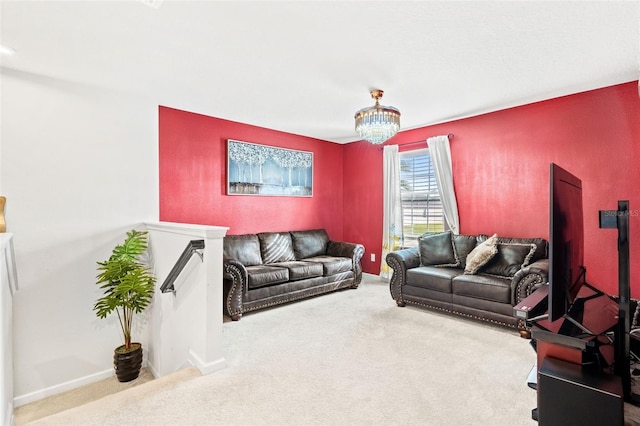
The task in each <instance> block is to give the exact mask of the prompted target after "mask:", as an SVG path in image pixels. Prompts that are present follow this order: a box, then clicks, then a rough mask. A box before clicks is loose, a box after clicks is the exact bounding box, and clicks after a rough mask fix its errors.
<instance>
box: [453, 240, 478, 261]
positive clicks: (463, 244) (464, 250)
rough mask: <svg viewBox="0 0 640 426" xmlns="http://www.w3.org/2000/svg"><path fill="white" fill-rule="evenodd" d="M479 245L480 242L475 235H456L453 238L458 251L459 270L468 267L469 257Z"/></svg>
mask: <svg viewBox="0 0 640 426" xmlns="http://www.w3.org/2000/svg"><path fill="white" fill-rule="evenodd" d="M477 244H478V240H477V238H476V236H475V235H462V234H458V235H454V236H453V246H454V249H455V251H456V253H455V254H456V257H457V258H458V268H460V269H464V268H466V267H467V256H469V253H471V250H473V249H474V248H475V247H476V245H477Z"/></svg>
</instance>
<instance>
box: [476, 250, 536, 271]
mask: <svg viewBox="0 0 640 426" xmlns="http://www.w3.org/2000/svg"><path fill="white" fill-rule="evenodd" d="M535 252H536V245H535V244H522V243H509V244H503V243H498V252H497V254H496V255H495V256H494V257H493V259H492V260H491V261H490V262H489V263H488V264H487V266H485V267H484V269H483V270H482V272H486V273H487V274H492V275H498V276H501V277H513V276H514V275H515V274H516V272H518V271H519V270H520V268H522V267H523V266H526V265H528V264H529V262H530V261H531V258H532V257H533V254H534V253H535Z"/></svg>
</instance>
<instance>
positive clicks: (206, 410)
mask: <svg viewBox="0 0 640 426" xmlns="http://www.w3.org/2000/svg"><path fill="white" fill-rule="evenodd" d="M223 329H224V344H225V347H226V359H227V363H228V367H227V368H226V369H225V370H223V371H220V372H217V373H213V374H210V375H207V376H199V377H194V376H193V375H190V376H189V378H190V379H189V380H182V379H181V378H180V377H179V376H180V375H179V374H178V375H176V377H175V379H176V380H174V377H172V376H169V377H167V378H163V379H159V380H154V381H152V382H150V383H147V384H144V385H141V386H137V387H135V388H133V389H128V390H125V391H123V392H120V393H118V394H116V395H113V396H108V397H104V398H102V399H100V400H98V401H95V402H91V403H89V404H86V405H84V406H81V407H78V408H75V409H71V410H67V411H64V412H61V413H59V414H55V415H52V416H49V417H47V418H43V419H41V420H38V421H35V422H33V423H31V424H34V425H460V424H464V425H509V426H513V425H534V424H536V422H534V421H533V420H531V409H532V408H533V407H535V405H536V395H535V392H534V391H533V390H531V389H529V388H527V386H526V384H525V381H526V377H527V374H528V373H529V370H530V368H531V366H532V365H533V363H534V360H535V353H534V352H533V350H532V349H531V348H530V347H529V344H528V341H526V340H523V339H521V338H520V337H519V336H518V334H517V333H516V332H515V331H510V330H504V329H501V328H496V327H493V326H490V325H485V324H479V323H476V322H473V321H470V320H466V319H462V318H457V317H451V316H447V315H442V314H439V313H434V312H431V311H427V310H424V309H419V308H413V307H406V308H398V307H396V305H395V302H394V301H393V300H392V299H391V296H390V295H389V289H388V285H387V284H385V283H382V282H380V281H379V280H378V278H377V277H374V276H370V275H368V276H366V278H365V280H364V282H363V283H362V285H361V286H360V288H358V289H357V290H344V291H340V292H337V293H333V294H329V295H323V296H319V297H316V298H313V299H308V300H305V301H300V302H296V303H292V304H289V305H286V306H280V307H276V308H273V309H269V310H265V311H259V312H255V313H251V314H247V315H246V316H245V317H243V318H242V320H241V321H239V322H228V323H225V324H224V325H223Z"/></svg>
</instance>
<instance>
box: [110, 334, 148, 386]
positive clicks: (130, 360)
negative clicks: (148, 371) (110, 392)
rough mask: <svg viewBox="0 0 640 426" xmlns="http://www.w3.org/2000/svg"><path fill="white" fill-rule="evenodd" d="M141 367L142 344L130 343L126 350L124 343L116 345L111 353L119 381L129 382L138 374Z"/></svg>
mask: <svg viewBox="0 0 640 426" xmlns="http://www.w3.org/2000/svg"><path fill="white" fill-rule="evenodd" d="M141 367H142V344H140V343H132V344H131V347H130V348H129V350H128V351H125V349H124V345H122V346H118V347H117V348H116V349H115V351H114V353H113V368H114V369H115V370H116V376H117V377H118V381H120V382H130V381H131V380H134V379H136V378H137V377H138V376H139V375H140V368H141Z"/></svg>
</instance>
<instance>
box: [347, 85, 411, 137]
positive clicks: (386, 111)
mask: <svg viewBox="0 0 640 426" xmlns="http://www.w3.org/2000/svg"><path fill="white" fill-rule="evenodd" d="M383 94H384V92H383V91H382V90H372V91H371V97H372V98H373V99H375V100H376V104H375V105H374V106H372V107H369V108H362V109H361V110H360V111H358V112H356V117H355V118H356V132H358V135H360V137H361V138H362V139H364V140H366V141H368V142H371V143H374V144H381V143H383V142H384V141H386V140H387V139H389V138H390V137H392V136H393V135H395V134H396V133H398V130H399V129H400V111H398V109H397V108H394V107H392V106H382V105H380V99H381V98H382V95H383Z"/></svg>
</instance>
